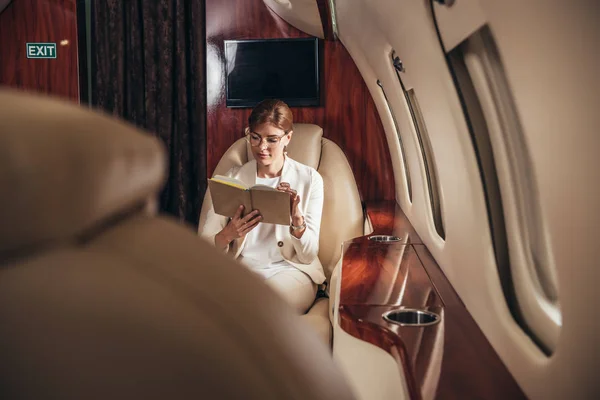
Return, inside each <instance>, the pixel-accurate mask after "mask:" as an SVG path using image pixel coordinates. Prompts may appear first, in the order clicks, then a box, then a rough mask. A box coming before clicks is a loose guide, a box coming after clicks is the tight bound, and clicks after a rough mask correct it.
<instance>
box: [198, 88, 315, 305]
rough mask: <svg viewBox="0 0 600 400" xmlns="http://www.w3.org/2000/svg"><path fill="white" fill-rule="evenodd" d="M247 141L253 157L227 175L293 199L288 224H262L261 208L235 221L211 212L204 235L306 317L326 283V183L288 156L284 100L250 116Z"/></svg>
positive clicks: (268, 102)
mask: <svg viewBox="0 0 600 400" xmlns="http://www.w3.org/2000/svg"><path fill="white" fill-rule="evenodd" d="M248 125H249V126H248V128H247V130H246V140H248V142H249V143H250V147H251V149H252V155H253V156H254V159H253V160H251V161H248V162H247V163H246V164H244V165H242V166H241V167H234V168H232V169H231V170H229V171H228V172H227V174H226V175H227V176H230V177H234V178H237V179H239V180H241V181H242V182H244V183H245V184H247V185H250V186H251V185H254V184H263V185H269V186H271V187H274V188H276V189H277V190H280V191H282V192H286V193H289V195H290V225H289V226H283V225H274V224H266V223H261V216H260V210H254V211H252V212H250V213H247V214H246V215H244V216H243V217H242V215H243V212H244V210H243V208H244V207H243V206H242V205H240V207H239V209H238V211H237V213H236V215H235V216H234V217H233V218H227V217H224V216H221V215H217V214H215V212H214V209H213V207H211V208H210V210H209V211H208V214H207V218H206V223H205V225H204V227H203V229H202V231H201V235H202V236H203V237H205V238H206V239H207V240H209V241H210V243H212V244H214V245H215V246H216V247H217V248H219V249H222V250H223V251H224V252H229V253H230V254H232V255H233V256H234V257H235V258H236V259H238V261H240V262H242V263H243V264H245V265H246V266H247V267H248V268H250V269H251V270H252V271H254V272H256V273H257V274H259V275H260V276H261V277H262V278H263V279H265V281H266V283H267V284H268V285H270V286H271V287H272V288H273V289H275V290H276V291H277V292H279V293H280V294H281V295H282V296H283V297H284V298H285V299H286V300H287V301H288V302H289V303H290V304H291V305H292V307H294V309H295V310H296V311H297V312H298V313H300V314H304V313H305V312H306V310H307V309H308V308H309V307H310V306H311V305H312V303H313V301H314V299H315V295H316V290H317V285H318V284H321V283H323V281H325V275H324V274H323V267H322V265H321V263H320V261H319V258H318V257H317V253H318V251H319V231H320V227H321V214H322V212H323V179H322V178H321V175H319V173H318V172H317V171H316V170H315V169H314V168H311V167H309V166H307V165H304V164H300V163H299V162H297V161H294V160H292V159H291V158H289V157H288V156H287V153H286V148H287V145H288V144H289V143H290V140H291V139H292V134H293V131H292V112H291V110H290V109H289V107H288V106H287V105H286V104H285V103H284V102H283V101H281V100H265V101H263V102H261V103H260V104H258V105H257V106H256V107H255V108H254V110H253V111H252V114H251V115H250V117H249V118H248Z"/></svg>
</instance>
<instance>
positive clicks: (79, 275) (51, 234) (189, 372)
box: [0, 90, 352, 399]
mask: <svg viewBox="0 0 600 400" xmlns="http://www.w3.org/2000/svg"><path fill="white" fill-rule="evenodd" d="M165 170H166V163H165V152H164V151H163V149H162V148H161V145H160V143H159V142H158V141H157V140H156V139H154V138H153V137H152V136H150V135H145V134H143V133H141V132H139V131H137V130H135V129H133V128H131V127H130V126H128V125H126V124H124V123H121V122H119V121H117V120H114V119H112V118H110V117H106V116H101V115H99V114H95V113H92V112H90V111H88V110H85V109H84V108H79V107H76V106H74V105H70V104H65V103H62V102H57V101H51V100H47V99H44V98H41V97H32V96H30V95H24V94H18V93H15V92H9V91H2V90H0V187H1V188H2V192H1V195H0V221H1V224H0V355H1V357H0V398H2V399H12V398H20V399H42V398H43V399H113V398H115V399H154V398H161V399H166V398H169V399H170V398H194V399H209V398H210V399H213V398H219V399H351V398H352V395H351V393H350V392H349V390H348V387H347V386H346V384H345V382H344V381H343V378H342V377H341V376H340V374H339V373H338V371H337V369H336V368H335V366H334V365H333V363H332V360H331V357H330V355H329V354H328V351H327V347H326V346H325V345H323V343H322V342H321V340H320V339H319V337H318V336H317V335H316V334H315V333H314V332H313V331H312V330H310V329H309V328H307V327H306V326H305V325H304V324H303V323H302V322H301V321H300V318H299V317H296V316H293V315H291V314H290V313H289V312H288V308H287V307H284V306H283V305H282V304H281V302H279V301H277V298H276V297H275V296H276V295H275V294H274V293H273V292H272V291H271V290H265V288H266V286H265V285H264V283H263V282H260V280H258V279H256V278H255V277H254V276H253V275H252V274H251V273H250V272H247V271H245V270H241V269H240V268H239V265H237V264H235V263H234V262H233V261H232V260H231V259H229V258H228V257H226V256H224V255H221V254H218V252H217V251H215V250H214V249H213V248H212V247H211V246H209V245H208V244H206V243H204V241H202V240H201V239H199V238H198V236H197V235H196V234H195V232H193V231H192V230H191V229H189V228H187V227H185V226H182V225H179V224H178V223H176V222H174V220H172V219H170V218H166V217H158V216H157V215H156V207H155V201H154V199H155V198H156V196H157V192H158V191H159V189H160V188H161V186H162V185H163V183H164V181H165Z"/></svg>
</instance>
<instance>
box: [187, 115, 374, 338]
mask: <svg viewBox="0 0 600 400" xmlns="http://www.w3.org/2000/svg"><path fill="white" fill-rule="evenodd" d="M287 150H288V155H289V156H290V157H291V158H292V159H294V160H296V161H298V162H301V163H303V164H306V165H309V166H311V167H313V168H315V169H316V170H317V171H319V173H320V174H321V176H322V177H323V185H324V190H325V199H324V204H323V218H322V221H321V234H320V238H319V260H320V261H321V263H322V264H323V269H324V270H325V276H326V277H327V280H328V281H329V280H330V278H331V275H332V272H333V270H334V268H335V267H336V265H337V263H338V261H339V260H340V258H341V252H342V246H341V245H342V242H344V241H345V240H349V239H352V238H355V237H358V236H362V235H363V233H364V230H365V228H364V226H365V219H364V216H363V211H362V205H361V202H360V195H359V192H358V188H357V186H356V181H355V180H354V174H353V173H352V169H351V168H350V165H349V164H348V160H347V159H346V156H345V155H344V153H343V152H342V150H341V149H340V148H339V146H338V145H336V144H335V143H333V142H332V141H331V140H329V139H326V138H324V137H323V129H321V127H319V126H317V125H313V124H294V134H293V136H292V141H291V142H290V145H289V146H288V149H287ZM250 159H252V153H251V150H250V145H249V144H248V143H247V141H246V140H244V139H243V138H241V139H239V140H237V141H236V142H235V143H234V144H233V145H232V146H231V147H230V148H229V149H228V150H227V151H226V152H225V154H224V155H223V157H222V158H221V160H220V161H219V163H218V164H217V167H216V169H215V171H214V175H217V174H225V173H226V172H227V171H228V170H229V169H230V168H231V167H233V166H240V165H243V164H245V163H246V162H248V160H250ZM211 204H212V200H211V198H210V192H209V191H207V193H206V196H205V197H204V202H203V204H202V211H201V213H200V221H199V224H198V230H199V231H201V230H202V228H203V226H204V222H205V221H206V214H207V212H208V209H209V208H210V206H211ZM328 309H329V301H328V299H327V298H320V299H319V300H317V301H316V302H315V304H313V306H312V308H311V309H310V310H309V311H308V313H307V314H305V315H304V316H303V320H304V321H305V322H306V323H309V324H310V325H311V326H312V327H313V329H314V330H316V332H318V333H319V335H320V336H321V338H322V339H323V341H324V342H326V343H329V344H330V343H331V321H330V313H329V312H328Z"/></svg>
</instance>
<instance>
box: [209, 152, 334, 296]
mask: <svg viewBox="0 0 600 400" xmlns="http://www.w3.org/2000/svg"><path fill="white" fill-rule="evenodd" d="M226 175H227V176H229V177H233V178H236V179H239V180H240V181H242V182H244V183H245V184H246V185H248V186H252V185H255V184H256V160H252V161H248V162H247V163H246V164H244V165H242V166H241V167H233V168H231V169H230V170H229V171H228V172H227V173H226ZM281 182H288V183H289V184H290V187H291V188H292V189H294V190H296V191H297V192H298V194H299V195H300V204H299V205H298V207H299V208H300V211H301V212H302V214H303V215H304V220H305V221H306V230H305V231H304V234H303V235H302V237H301V238H300V239H298V238H296V237H294V236H292V234H291V233H290V226H289V225H277V226H276V228H275V237H276V240H277V245H278V246H279V250H280V251H281V255H282V257H283V258H284V259H285V260H286V261H288V262H289V263H290V264H291V265H293V266H294V267H296V268H298V269H299V270H300V271H303V272H304V273H306V274H307V275H308V276H310V278H311V279H312V280H313V282H315V283H316V284H321V283H323V282H324V281H325V274H324V273H323V266H322V265H321V261H320V260H319V257H318V253H319V232H320V230H321V215H322V213H323V178H322V177H321V175H320V174H319V173H318V172H317V171H316V170H315V169H314V168H312V167H309V166H308V165H304V164H301V163H299V162H297V161H294V160H292V159H291V158H289V157H287V156H286V157H285V161H284V164H283V170H282V172H281ZM229 219H230V218H228V217H224V216H222V215H218V214H215V210H214V207H213V206H212V205H211V207H210V209H209V210H208V213H207V215H206V222H205V224H204V227H202V229H201V233H200V236H201V237H203V238H205V239H206V240H208V241H209V242H210V243H211V244H212V245H213V246H214V245H215V236H216V235H217V233H219V232H220V231H221V230H222V229H223V228H224V227H225V226H226V225H227V223H228V222H229ZM245 242H246V236H244V238H240V239H236V240H234V241H233V243H232V244H231V245H230V246H228V247H227V248H226V249H225V252H226V253H229V254H231V255H233V257H234V258H238V257H239V255H240V253H241V252H242V250H243V249H244V244H245Z"/></svg>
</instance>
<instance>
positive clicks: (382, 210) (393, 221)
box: [355, 200, 423, 244]
mask: <svg viewBox="0 0 600 400" xmlns="http://www.w3.org/2000/svg"><path fill="white" fill-rule="evenodd" d="M366 209H367V214H368V215H369V218H370V219H371V224H373V233H372V235H393V236H397V237H399V238H401V239H402V243H413V244H423V241H422V240H421V238H420V237H419V235H418V234H417V231H415V229H414V228H413V226H412V225H411V223H410V221H409V220H408V218H407V217H406V214H404V212H403V211H402V209H401V208H400V206H399V205H398V203H396V201H395V200H390V201H377V202H367V203H366ZM365 239H366V237H360V238H357V239H355V240H356V241H363V240H365Z"/></svg>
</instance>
